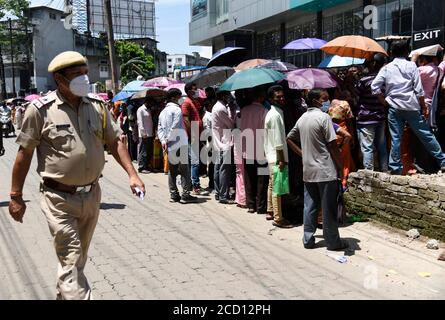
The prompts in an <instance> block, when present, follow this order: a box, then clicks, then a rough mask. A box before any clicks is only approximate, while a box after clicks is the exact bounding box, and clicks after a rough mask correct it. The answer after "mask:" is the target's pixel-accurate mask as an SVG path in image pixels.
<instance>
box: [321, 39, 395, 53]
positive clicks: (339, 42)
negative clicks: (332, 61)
mask: <svg viewBox="0 0 445 320" xmlns="http://www.w3.org/2000/svg"><path fill="white" fill-rule="evenodd" d="M321 50H323V51H324V52H326V53H329V54H332V55H338V56H341V57H353V58H361V59H363V58H365V59H369V58H372V56H373V55H374V54H376V53H383V54H384V55H386V56H387V55H388V53H386V51H385V49H383V47H382V46H381V45H379V44H378V43H377V42H376V41H374V40H373V39H371V38H368V37H364V36H343V37H338V38H335V39H334V40H332V41H329V42H328V43H326V44H325V45H324V46H323V47H321Z"/></svg>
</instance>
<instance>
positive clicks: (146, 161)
mask: <svg viewBox="0 0 445 320" xmlns="http://www.w3.org/2000/svg"><path fill="white" fill-rule="evenodd" d="M155 103H156V102H155V101H154V100H153V98H151V97H147V98H146V99H145V103H144V104H143V105H142V106H140V107H139V109H138V111H137V112H136V115H137V123H138V130H139V139H140V140H139V141H140V144H139V155H138V171H139V173H143V172H144V171H152V169H151V160H152V157H153V118H152V115H151V108H152V107H153V106H154V104H155Z"/></svg>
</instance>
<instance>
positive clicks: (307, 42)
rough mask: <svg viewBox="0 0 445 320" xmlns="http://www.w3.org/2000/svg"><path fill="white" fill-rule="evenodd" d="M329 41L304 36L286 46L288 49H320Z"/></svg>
mask: <svg viewBox="0 0 445 320" xmlns="http://www.w3.org/2000/svg"><path fill="white" fill-rule="evenodd" d="M326 43H327V42H326V41H324V40H321V39H317V38H303V39H298V40H294V41H292V42H289V43H288V44H286V46H284V48H283V49H286V50H313V49H320V48H321V47H322V46H324V45H325V44H326Z"/></svg>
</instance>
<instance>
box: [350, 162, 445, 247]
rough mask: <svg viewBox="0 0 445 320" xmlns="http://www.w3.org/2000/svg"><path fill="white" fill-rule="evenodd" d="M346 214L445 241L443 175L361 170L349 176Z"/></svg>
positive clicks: (444, 181)
mask: <svg viewBox="0 0 445 320" xmlns="http://www.w3.org/2000/svg"><path fill="white" fill-rule="evenodd" d="M348 182H349V190H348V191H347V192H346V193H345V202H346V207H347V209H348V212H349V213H356V214H364V215H366V216H369V217H370V218H371V219H375V220H379V221H381V222H384V223H386V224H388V225H391V226H393V227H396V228H401V229H403V230H409V229H411V228H416V229H418V230H419V232H420V234H422V235H425V236H429V237H432V238H436V239H441V240H445V175H418V176H414V177H408V176H391V175H388V174H386V173H380V172H373V171H367V170H361V171H359V172H356V173H352V174H350V176H349V181H348Z"/></svg>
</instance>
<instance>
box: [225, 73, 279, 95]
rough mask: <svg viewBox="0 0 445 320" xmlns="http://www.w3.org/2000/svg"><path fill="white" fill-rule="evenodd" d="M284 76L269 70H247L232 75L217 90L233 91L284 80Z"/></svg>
mask: <svg viewBox="0 0 445 320" xmlns="http://www.w3.org/2000/svg"><path fill="white" fill-rule="evenodd" d="M284 78H285V77H284V75H283V74H282V73H280V72H278V71H275V70H270V69H248V70H243V71H240V72H238V73H235V74H234V75H232V76H231V77H230V78H229V79H227V80H226V81H225V82H224V83H223V84H222V85H221V87H220V88H219V90H220V91H235V90H239V89H247V88H253V87H257V86H260V85H262V84H266V83H273V82H277V81H281V80H284Z"/></svg>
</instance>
